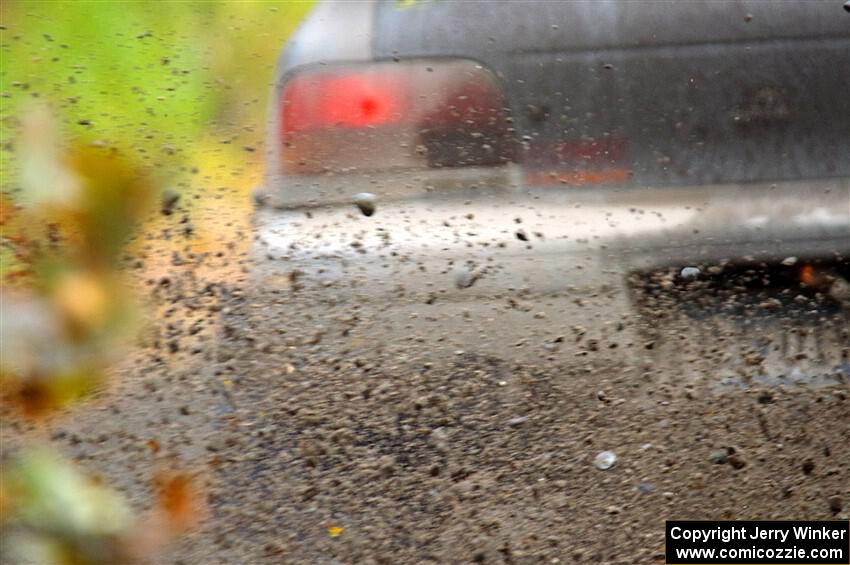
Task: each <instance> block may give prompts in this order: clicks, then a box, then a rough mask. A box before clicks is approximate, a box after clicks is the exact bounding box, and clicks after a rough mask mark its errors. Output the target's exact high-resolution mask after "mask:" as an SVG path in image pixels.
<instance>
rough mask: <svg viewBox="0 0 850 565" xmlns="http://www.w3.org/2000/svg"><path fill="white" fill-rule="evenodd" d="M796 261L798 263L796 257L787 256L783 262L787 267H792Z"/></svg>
mask: <svg viewBox="0 0 850 565" xmlns="http://www.w3.org/2000/svg"><path fill="white" fill-rule="evenodd" d="M796 263H797V258H796V257H786V258H785V259H783V260H782V264H783V265H785V266H786V267H790V266H792V265H795V264H796Z"/></svg>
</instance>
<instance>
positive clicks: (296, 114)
mask: <svg viewBox="0 0 850 565" xmlns="http://www.w3.org/2000/svg"><path fill="white" fill-rule="evenodd" d="M405 96H406V92H405V88H404V86H403V84H402V82H401V81H400V80H399V77H397V76H392V75H391V74H388V73H375V72H372V73H358V74H347V75H338V74H332V73H316V74H308V75H301V76H297V77H295V78H293V79H292V80H291V81H290V82H289V83H288V84H287V86H286V89H285V91H284V95H283V108H282V116H281V117H282V126H283V134H284V137H286V136H287V134H291V133H295V132H299V131H309V130H315V129H321V128H327V127H347V128H364V127H368V126H378V125H384V124H388V123H393V122H396V121H399V120H400V119H401V117H402V116H403V114H404V110H405Z"/></svg>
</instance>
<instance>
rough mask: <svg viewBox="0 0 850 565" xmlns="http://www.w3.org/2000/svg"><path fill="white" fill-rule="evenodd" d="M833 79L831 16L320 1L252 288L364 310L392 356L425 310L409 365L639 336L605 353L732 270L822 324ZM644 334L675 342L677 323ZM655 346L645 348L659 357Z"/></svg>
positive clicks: (834, 161)
mask: <svg viewBox="0 0 850 565" xmlns="http://www.w3.org/2000/svg"><path fill="white" fill-rule="evenodd" d="M848 68H850V17H848V15H847V14H846V13H845V12H844V11H843V9H842V6H841V3H840V2H834V1H832V0H824V1H816V2H804V3H797V2H770V1H749V2H744V1H741V2H713V1H705V2H697V1H693V2H665V1H657V2H615V1H594V2H560V3H556V2H492V3H485V2H439V1H422V2H398V1H382V2H342V3H332V2H327V3H320V4H319V6H318V7H317V9H316V11H315V12H314V13H313V15H312V16H311V17H310V18H309V19H308V20H307V21H306V22H305V23H304V25H303V26H302V28H301V30H300V31H299V32H298V33H297V34H296V35H295V37H294V38H293V39H292V41H291V42H290V44H289V45H288V46H287V47H286V49H285V50H284V54H283V55H282V57H281V60H280V61H279V64H278V68H277V74H276V80H275V88H274V91H273V94H272V99H271V105H270V112H269V115H270V126H269V140H268V147H269V160H268V173H267V178H266V186H265V187H264V188H263V190H262V191H261V192H260V193H259V198H258V200H259V202H260V203H261V204H262V206H260V208H259V209H258V212H257V214H256V225H257V228H258V241H259V244H258V246H257V255H256V257H257V258H258V259H259V266H258V267H257V269H256V272H257V274H258V280H259V281H261V284H262V285H266V286H268V285H276V284H282V285H284V286H287V287H289V288H297V289H301V290H300V291H299V292H301V294H300V296H301V297H302V298H301V299H302V300H303V299H306V298H304V297H305V296H306V294H305V293H307V292H308V290H309V289H311V288H313V289H315V296H313V298H311V299H310V300H314V301H315V305H316V307H317V308H318V307H319V306H318V305H320V304H325V302H326V301H328V300H330V301H332V302H333V303H334V304H355V305H357V307H358V308H360V307H364V308H365V305H367V304H373V305H374V308H370V309H362V310H360V312H361V313H360V314H359V315H360V316H361V317H367V316H366V312H367V311H368V312H369V315H368V317H370V318H371V319H372V321H373V324H372V326H371V327H372V328H373V331H374V333H375V335H386V336H388V339H390V338H391V337H392V336H398V335H404V334H408V333H410V331H411V328H420V329H422V327H423V326H421V324H422V317H420V314H421V312H420V310H421V309H422V308H423V307H427V309H428V310H427V311H428V312H429V313H430V314H428V315H426V316H425V318H427V319H429V320H435V321H436V320H439V323H440V326H439V329H435V328H433V327H430V326H429V329H428V331H423V333H422V335H423V336H424V337H423V339H425V340H426V341H428V344H429V349H428V351H429V352H434V351H438V350H439V351H443V350H445V351H446V352H450V351H453V350H462V349H467V348H469V347H471V344H474V347H475V348H476V349H478V350H481V351H487V352H488V353H489V354H493V355H502V354H504V352H505V351H506V347H512V349H510V351H511V356H512V358H519V357H520V356H522V355H523V354H525V358H527V359H528V358H532V359H533V358H534V357H535V356H537V355H540V354H541V350H540V349H539V348H538V347H537V345H541V344H546V346H547V349H546V350H545V353H544V354H545V355H547V356H553V355H556V352H555V350H557V351H560V352H561V353H557V354H558V355H566V356H567V357H569V356H571V355H573V354H574V353H575V350H574V348H573V347H567V346H566V344H565V343H564V339H563V336H558V335H555V336H552V335H550V334H552V332H553V331H555V330H553V327H554V326H553V323H554V320H557V321H558V323H559V324H560V323H561V321H563V323H565V324H574V323H576V321H579V320H580V321H581V324H582V326H583V327H584V328H585V329H584V330H581V332H580V335H585V330H586V332H587V335H590V334H591V333H594V331H595V330H592V329H590V328H591V327H597V326H598V328H597V329H598V331H596V334H597V337H596V338H594V339H595V340H596V341H598V342H600V343H601V342H604V341H606V340H608V339H609V338H610V337H611V335H613V333H616V331H619V330H613V329H612V326H611V324H613V322H612V320H617V319H619V318H621V317H622V319H623V320H624V323H623V324H620V323H617V324H614V327H618V328H619V327H625V328H626V330H625V331H626V332H630V331H632V330H634V331H636V332H637V333H633V334H630V337H625V335H624V334H623V335H621V336H620V337H621V339H619V340H618V342H620V343H622V342H626V343H632V344H634V343H642V342H647V343H649V344H651V343H656V342H657V341H658V340H656V339H655V338H651V337H647V335H646V331H645V330H647V328H651V326H652V325H653V324H654V321H653V320H655V319H656V318H654V317H653V316H655V315H656V314H657V309H658V307H660V306H663V308H666V309H669V308H670V307H671V305H670V304H667V301H666V298H668V297H671V296H673V295H674V294H677V293H674V292H672V291H671V287H675V286H676V285H680V284H684V286H685V287H688V288H685V289H684V291H687V292H682V293H681V295H680V299H679V300H678V301H679V302H680V303H688V301H690V300H696V301H702V302H705V301H706V300H709V299H710V300H715V301H716V300H725V298H723V299H721V298H718V297H720V296H721V294H722V293H716V292H713V291H712V290H711V288H710V287H706V286H704V285H703V283H705V285H710V284H714V282H716V281H717V279H718V278H719V279H722V278H723V274H724V273H730V277H731V273H733V271H734V273H735V276H737V275H738V274H740V273H741V272H743V276H744V277H745V278H748V279H756V280H759V281H782V284H785V283H787V282H788V281H794V288H790V287H788V288H785V289H781V291H780V293H783V292H784V294H779V295H778V296H779V297H778V298H777V300H779V304H780V305H781V307H782V308H784V307H785V306H786V305H788V303H789V302H790V303H792V304H796V305H797V306H798V307H800V308H803V309H809V310H811V309H816V307H818V306H819V305H822V304H823V301H824V300H825V301H826V302H829V304H830V306H829V308H833V307H834V306H835V305H836V304H838V303H841V301H842V299H841V297H840V293H838V295H836V296H837V297H835V298H834V299H833V297H832V294H835V293H830V289H831V287H832V285H833V284H835V283H836V281H838V287H836V288H839V287H840V286H841V281H844V279H845V278H846V277H847V275H848V274H850V273H848V272H847V268H848V264H847V257H848V255H850V159H847V158H846V156H847V155H850V97H847V96H845V95H844V94H845V93H846V92H848V91H850V73H848V72H846V69H848ZM361 192H368V193H372V194H374V195H375V198H376V200H377V203H378V208H377V212H376V213H375V215H374V216H371V217H369V218H366V217H364V216H361V215H359V214H358V213H357V211H356V208H355V207H354V206H353V205H352V199H353V196H354V195H355V194H356V193H361ZM684 266H695V267H697V270H698V272H700V273H702V275H703V276H702V277H701V278H700V280H698V281H696V282H693V281H691V282H689V281H686V280H683V277H681V276H680V275H679V269H681V268H682V267H684ZM771 269H774V270H776V272H774V273H770V272H767V271H770V270H771ZM765 272H766V274H763V273H765ZM635 273H637V274H638V275H639V276H638V277H637V278H636V277H635V276H634V275H635ZM773 275H776V276H773ZM730 280H731V279H730ZM659 281H660V282H659ZM813 281H818V283H817V284H814V283H813ZM845 282H846V281H845ZM313 283H315V284H313ZM730 284H733V283H730ZM694 285H696V286H697V287H699V288H696V289H693V288H690V287H693V286H694ZM733 288H734V289H736V292H737V289H740V290H741V292H742V293H745V294H746V293H749V290H748V289H747V288H746V285H738V284H737V283H734V284H733ZM658 289H661V290H662V291H664V292H666V294H665V296H664V298H665V300H662V301H660V302H659V300H657V296H655V295H653V293H656V294H657V291H658ZM691 290H696V291H699V292H698V293H697V294H698V295H699V296H697V297H694V295H692V294H689V292H690V291H691ZM644 291H646V292H648V293H649V295H647V296H643V295H642V293H643V292H644ZM771 292H772V291H771ZM798 296H800V297H801V298H800V299H798V298H797V297H798ZM506 300H507V302H508V304H509V307H508V308H507V309H506V310H507V311H506V312H502V311H501V309H500V308H499V307H497V305H500V304H502V303H503V302H504V301H506ZM771 300H772V299H766V300H765V301H757V302H756V306H755V307H756V308H757V311H758V312H767V313H772V314H776V310H775V309H774V310H771V308H772V306H766V307H765V308H761V307H760V306H758V305H759V304H762V302H763V303H764V304H768V305H773V304H776V303H774V302H772V301H771ZM810 300H814V302H811V301H810ZM662 302H663V304H661V303H662ZM743 302H745V303H747V302H748V299H747V298H743ZM388 304H390V305H391V307H387V305H388ZM522 304H525V305H524V306H523V305H522ZM423 305H424V306H423ZM517 305H520V306H517ZM659 305H660V306H659ZM751 306H752V305H746V306H745V307H743V308H744V310H743V311H744V312H749V311H750V310H748V308H750V307H751ZM537 309H539V310H540V312H546V316H541V317H539V318H538V317H534V318H531V314H530V313H534V312H535V311H537ZM494 311H498V313H497V314H494ZM633 312H637V314H638V316H639V317H640V319H641V320H642V321H639V322H635V323H633V324H632V323H630V322H628V321H626V320H627V319H629V317H630V316H631V315H632V314H631V313H633ZM716 312H721V315H723V312H726V310H723V305H721V307H720V308H719V309H716V311H715V313H716ZM829 312H830V313H829V314H826V315H827V316H828V317H829V318H830V320H837V321H834V322H831V323H834V324H835V325H837V326H838V327H840V326H842V325H846V323H847V312H850V310H846V309H845V310H844V313H841V312H840V311H839V313H837V314H835V310H834V309H833V310H830V311H829ZM680 314H681V315H680ZM833 314H835V316H833ZM328 316H329V317H330V314H328ZM706 316H709V314H706ZM836 316H837V317H836ZM316 317H321V316H319V315H316ZM733 318H734V317H729V316H727V317H725V318H724V319H723V324H724V325H727V324H728V323H731V324H732V325H736V324H737V322H735V321H733ZM739 318H740V319H743V318H746V315H742V316H741V317H739ZM773 318H776V316H773ZM658 319H660V318H658ZM664 319H667V320H672V319H675V320H677V321H676V323H675V324H674V323H673V322H670V324H669V327H671V328H672V327H673V326H674V325H675V326H676V327H678V328H683V331H684V332H687V331H688V328H690V327H691V326H690V324H691V321H692V320H693V316H692V313H691V312H689V311H688V312H684V313H676V314H675V315H672V316H667V317H664ZM815 319H817V318H815ZM411 320H416V321H415V322H411ZM500 321H501V322H500ZM774 321H775V320H774ZM476 322H479V323H476ZM771 323H773V322H771ZM778 323H779V324H780V325H782V326H783V327H788V325H789V324H790V325H791V326H793V327H796V326H795V324H797V322H796V321H793V320H792V321H788V319H781V320H779V322H778ZM425 325H426V326H427V324H425ZM484 326H487V327H488V328H489V329H487V330H486V331H485V330H482V327H484ZM555 326H557V324H555ZM573 327H574V328H575V326H573ZM556 329H557V328H556ZM707 331H709V333H711V331H710V330H707ZM784 331H785V330H780V333H782V332H784ZM795 331H796V330H795ZM612 332H613V333H612ZM748 332H749V330H744V335H745V336H746V335H747V333H748ZM555 333H556V334H557V333H558V332H557V331H555ZM762 333H768V332H767V330H764V331H763V332H762ZM830 335H831V336H832V338H834V337H835V336H838V338H839V339H838V340H835V339H831V341H829V345H823V347H822V348H821V349H824V350H829V351H830V352H831V353H830V355H828V356H827V357H829V360H827V361H824V362H823V363H822V366H825V367H827V368H828V371H832V370H833V369H834V368H835V367H837V366H843V367H845V368H846V366H847V354H848V351H847V349H848V338H847V335H846V333H845V334H842V333H840V332H838V333H836V332H831V333H830ZM559 337H560V338H561V339H560V340H559V339H558V338H559ZM431 338H433V339H431ZM748 339H749V338H746V339H743V340H742V341H741V343H749V342H748ZM697 342H698V343H697V345H698V346H699V347H702V346H703V345H705V344H706V341H705V340H704V339H702V338H700V339H699V340H697ZM530 343H534V344H537V345H535V346H529V347H526V346H525V344H530ZM576 343H579V341H578V340H577V342H576ZM582 343H583V342H582ZM555 344H557V345H555ZM669 345H670V347H668V348H664V347H662V346H661V345H658V346H657V347H656V349H654V350H653V351H655V352H656V353H658V352H660V351H664V356H665V359H666V360H667V361H669V362H673V363H676V362H678V361H670V360H671V359H676V356H675V355H670V354H669V353H670V352H671V351H672V352H677V351H680V350H681V348H679V341H678V340H672V341H671V342H670V343H669ZM549 346H552V347H551V348H550V347H549ZM513 347H515V348H513ZM742 347H743V346H742ZM747 347H749V345H747ZM786 353H787V352H784V353H783V354H782V356H783V358H784V359H787V358H788V357H789V356H790V357H791V358H792V363H796V362H797V360H796V358H795V356H796V355H797V354H798V353H799V352H797V351H794V352H791V353H790V354H788V355H786ZM706 358H708V357H706ZM777 366H781V367H784V368H782V369H776V370H777V371H784V370H785V369H787V366H784V365H781V364H778V365H777ZM807 370H808V369H807ZM842 370H844V369H842Z"/></svg>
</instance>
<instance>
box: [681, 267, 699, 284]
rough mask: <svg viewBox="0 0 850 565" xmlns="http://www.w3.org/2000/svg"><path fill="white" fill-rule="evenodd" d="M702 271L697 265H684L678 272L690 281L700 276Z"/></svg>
mask: <svg viewBox="0 0 850 565" xmlns="http://www.w3.org/2000/svg"><path fill="white" fill-rule="evenodd" d="M701 273H702V271H700V270H699V267H685V268H684V269H682V270H681V272H680V273H679V276H680V277H682V279H683V280H686V281H691V280H694V279H695V278H697V277H698V276H700V274H701Z"/></svg>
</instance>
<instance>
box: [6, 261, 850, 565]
mask: <svg viewBox="0 0 850 565" xmlns="http://www.w3.org/2000/svg"><path fill="white" fill-rule="evenodd" d="M227 260H229V261H232V262H233V263H234V264H235V265H237V266H239V267H241V266H245V267H246V268H247V267H248V265H247V264H245V265H243V264H242V263H241V261H244V259H241V258H240V257H235V258H230V259H227ZM222 261H224V259H222ZM197 272H198V269H197V268H196V267H195V266H193V265H192V264H191V261H187V262H186V263H184V264H182V265H180V266H175V267H174V268H173V269H171V273H170V274H169V275H164V276H158V277H157V278H151V279H150V280H148V281H146V282H145V283H144V286H145V288H146V289H147V293H148V294H149V296H150V307H151V308H152V312H156V313H157V320H158V321H157V323H156V325H155V326H154V327H153V328H152V329H151V330H150V331H149V332H147V333H146V334H145V339H144V340H143V343H142V344H141V345H140V347H139V348H138V350H137V351H135V352H134V353H133V355H132V356H131V357H129V358H128V359H127V362H126V364H125V365H126V366H125V367H124V368H123V369H122V370H121V371H120V373H121V374H120V375H119V376H120V377H121V378H119V379H116V381H117V382H118V383H119V384H117V385H116V386H115V387H113V389H111V390H110V391H108V392H105V393H104V395H103V397H102V398H101V400H100V403H99V404H97V405H96V407H95V408H94V409H92V410H80V411H78V412H77V413H75V414H74V415H73V416H72V417H69V418H66V419H64V420H62V421H61V422H60V423H59V424H58V425H55V426H54V427H53V428H52V432H51V441H53V442H54V443H55V444H56V445H57V446H59V447H60V448H61V450H62V451H63V452H64V453H66V454H67V455H69V456H71V457H73V458H75V459H77V460H79V461H80V462H82V463H83V464H84V465H85V467H86V468H88V469H92V470H95V471H97V472H99V473H101V474H102V475H104V476H105V477H106V478H107V479H108V480H109V481H110V482H111V483H112V484H114V485H116V486H118V487H119V488H120V489H121V490H123V491H124V492H125V493H127V494H128V495H129V496H130V499H131V501H132V502H133V503H134V505H135V506H136V507H137V508H138V509H140V510H144V509H145V508H146V507H147V506H149V505H150V504H151V501H152V500H153V498H152V491H151V488H150V485H151V477H152V476H153V475H154V474H155V473H156V471H157V470H159V469H163V468H165V469H168V468H175V467H183V468H189V469H192V470H195V471H196V472H197V473H198V476H199V481H201V482H203V483H204V484H205V485H206V489H207V495H206V498H207V504H208V519H207V520H206V521H205V523H204V525H203V526H202V527H201V529H200V530H198V531H196V532H194V533H193V534H191V535H190V536H187V537H186V538H185V539H184V540H183V541H182V542H181V543H180V544H179V545H178V546H177V547H174V548H173V551H171V552H169V553H167V554H166V556H165V557H162V558H158V559H157V561H156V562H157V563H160V562H162V563H183V564H194V563H205V564H207V563H209V564H214V563H222V564H224V563H329V564H331V563H333V564H337V563H339V564H343V563H344V564H360V563H387V564H407V563H440V564H443V563H446V564H449V563H470V562H481V563H516V564H519V563H574V562H579V563H582V562H586V563H623V564H626V563H663V552H664V520H668V519H813V520H814V519H830V518H836V517H838V518H844V519H846V518H848V511H850V442H848V441H847V438H848V437H850V399H848V396H850V389H848V383H847V380H846V379H842V378H841V377H840V376H839V377H836V378H835V379H832V380H827V381H825V382H823V383H820V384H819V385H818V386H810V385H808V384H805V383H797V384H795V383H792V382H782V383H778V384H777V383H774V384H771V385H768V384H763V383H760V382H758V381H757V380H755V381H754V380H752V379H751V378H749V377H748V376H747V375H746V374H743V373H740V374H739V376H740V377H741V382H742V383H744V384H741V386H734V387H718V381H719V376H720V374H721V373H722V371H720V370H719V369H718V366H719V365H718V364H717V363H719V362H716V361H713V360H710V359H709V360H708V361H706V360H705V359H703V362H702V363H700V364H696V363H695V368H694V367H690V368H689V367H687V366H685V365H682V364H677V363H658V362H656V361H655V360H654V359H656V358H654V357H652V356H650V355H648V353H650V351H649V348H650V347H652V348H654V347H656V346H655V345H653V344H654V343H656V342H646V341H645V340H646V339H649V338H646V337H643V338H640V341H632V340H631V338H623V339H620V340H619V341H618V342H617V343H618V346H617V347H612V346H611V343H614V342H613V341H612V340H613V338H611V337H610V336H609V337H605V338H600V339H599V340H598V343H592V344H588V343H587V341H586V340H582V339H578V338H577V339H576V340H575V341H576V343H574V344H573V343H571V342H572V341H573V337H569V339H567V340H562V341H561V342H559V347H561V348H562V349H561V351H560V353H561V354H559V355H557V356H554V355H549V354H548V353H550V352H551V347H549V348H547V349H544V348H542V347H541V348H540V349H539V351H540V354H539V355H537V356H536V358H537V361H534V358H535V356H534V355H531V356H529V355H524V356H523V357H522V361H519V360H518V359H519V356H517V355H515V354H514V352H513V351H512V350H511V349H509V348H506V349H505V351H504V354H503V355H492V354H486V355H485V354H481V353H478V352H476V347H475V344H474V343H471V344H470V346H469V347H468V348H467V349H466V350H463V351H450V352H447V351H445V350H443V349H440V348H439V347H438V344H439V343H440V342H441V340H442V338H441V336H440V334H439V325H438V324H437V325H434V324H430V325H427V326H423V325H422V324H419V322H416V323H414V324H411V325H409V327H408V330H407V331H408V332H409V333H410V334H411V335H416V334H417V332H420V331H421V332H425V333H428V334H429V335H427V336H425V337H424V338H422V339H419V340H417V339H413V340H409V339H407V338H408V337H409V336H408V335H406V334H404V333H402V331H401V330H400V329H399V330H396V329H393V328H390V327H385V328H384V330H383V331H378V330H376V329H375V326H374V325H373V326H367V329H366V330H358V329H357V328H358V327H359V325H361V324H364V323H365V322H364V320H367V319H369V318H370V316H371V315H372V314H373V313H370V308H371V306H369V305H363V306H360V307H354V308H352V305H351V304H346V303H338V302H336V301H334V300H329V296H330V295H329V291H327V290H326V289H323V288H321V287H319V288H306V289H303V288H298V287H296V286H293V288H288V289H276V288H266V287H256V286H253V285H251V284H248V283H247V282H245V280H240V279H239V278H238V277H231V278H230V281H231V282H229V283H228V284H224V283H221V282H214V281H212V280H210V279H209V278H205V277H202V276H200V275H197ZM526 300H529V299H528V298H526ZM591 307H592V304H591ZM386 309H387V305H386V304H384V305H378V307H377V308H375V310H382V311H384V310H386ZM533 312H535V309H534V308H530V309H529V313H528V316H529V317H532V316H533ZM841 316H843V314H842V315H840V316H839V317H838V318H837V320H838V321H837V322H836V321H834V320H832V321H825V322H823V323H825V324H827V325H829V324H833V325H836V324H838V325H837V326H836V327H833V330H835V331H838V332H839V333H840V323H843V320H844V318H843V317H841ZM497 323H498V321H497ZM538 323H539V324H552V325H555V322H553V321H549V320H542V321H539V322H538ZM630 323H631V324H637V323H639V319H638V321H634V320H633V321H632V322H630ZM417 324H418V325H417ZM671 327H672V326H671ZM435 328H436V329H435ZM588 331H590V332H591V333H592V330H588ZM667 333H668V334H669V335H667V338H668V342H671V341H672V342H673V343H679V342H682V343H684V341H687V340H681V339H679V336H680V334H679V333H678V330H677V331H672V330H670V331H668V332H667ZM656 334H657V332H656ZM600 335H601V334H600ZM726 337H727V339H732V338H731V337H730V336H726ZM845 337H846V336H845ZM588 339H589V338H588ZM653 339H655V340H657V343H658V345H657V347H658V348H659V349H663V348H662V345H663V342H664V337H663V336H661V337H659V336H658V335H655V337H653ZM370 340H371V341H370ZM690 341H691V342H699V344H700V345H702V346H703V347H705V343H704V342H705V334H700V335H699V336H698V337H697V338H692V339H691V340H690ZM567 342H570V343H569V344H568V343H567ZM544 345H545V344H544ZM550 345H551V343H550ZM668 346H669V344H668ZM691 346H695V344H694V343H691ZM681 349H682V350H686V349H687V347H685V346H684V345H682V347H681ZM709 349H712V348H709ZM713 349H716V348H713ZM529 358H531V360H530V361H529ZM680 363H686V361H680ZM755 364H756V365H757V364H758V362H756V363H755ZM712 367H713V368H712ZM685 375H687V378H685ZM11 429H12V430H14V436H15V438H16V440H15V441H14V442H11V444H14V443H16V442H17V441H18V440H19V439H20V438H25V437H27V436H28V434H29V433H31V432H27V431H26V430H25V429H24V427H23V426H22V425H19V424H14V427H13V428H11ZM152 441H153V443H152ZM11 444H9V445H11ZM153 446H155V447H153ZM7 448H8V446H7ZM602 451H612V452H613V453H614V454H615V455H616V458H617V459H616V464H615V465H614V466H613V467H611V468H610V469H607V470H601V469H599V468H597V467H596V466H595V464H594V460H595V458H596V457H597V455H598V454H599V453H600V452H602Z"/></svg>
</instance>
